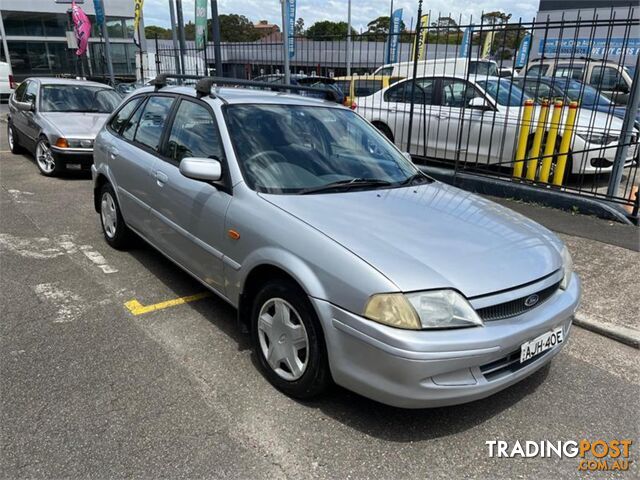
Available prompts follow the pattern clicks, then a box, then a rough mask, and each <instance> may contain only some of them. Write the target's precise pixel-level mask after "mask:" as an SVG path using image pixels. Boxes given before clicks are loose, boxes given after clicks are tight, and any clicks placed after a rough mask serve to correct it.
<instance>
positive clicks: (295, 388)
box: [251, 279, 331, 400]
mask: <svg viewBox="0 0 640 480" xmlns="http://www.w3.org/2000/svg"><path fill="white" fill-rule="evenodd" d="M251 337H252V342H253V347H254V351H255V354H256V357H257V359H258V363H259V365H260V368H261V370H262V372H263V373H264V375H265V377H266V378H267V379H268V380H269V382H270V383H271V384H272V385H273V386H275V387H276V388H277V389H278V390H280V391H282V392H284V393H285V394H287V395H289V396H291V397H294V398H297V399H301V400H304V399H310V398H313V397H316V396H318V395H320V394H322V393H323V392H324V391H326V389H327V388H328V386H329V385H330V383H331V374H330V371H329V362H328V358H327V349H326V346H325V342H324V335H323V332H322V327H321V325H320V321H319V320H318V316H317V314H316V312H315V310H314V309H313V306H312V305H311V302H310V301H309V298H308V297H307V294H306V293H305V292H304V291H303V290H302V289H301V288H300V287H299V286H298V285H296V284H295V283H294V282H292V281H290V280H284V279H276V280H272V281H269V282H268V283H267V284H265V285H264V286H263V287H262V288H261V289H260V290H259V291H258V293H257V294H256V295H255V297H254V299H253V303H252V308H251Z"/></svg>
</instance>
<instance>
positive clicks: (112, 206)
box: [100, 192, 118, 238]
mask: <svg viewBox="0 0 640 480" xmlns="http://www.w3.org/2000/svg"><path fill="white" fill-rule="evenodd" d="M100 218H101V219H102V228H103V229H104V233H105V234H106V235H107V237H109V238H113V237H115V236H116V229H117V228H118V214H117V211H116V202H115V201H114V200H113V197H112V196H111V194H110V193H109V192H104V193H103V194H102V200H101V202H100Z"/></svg>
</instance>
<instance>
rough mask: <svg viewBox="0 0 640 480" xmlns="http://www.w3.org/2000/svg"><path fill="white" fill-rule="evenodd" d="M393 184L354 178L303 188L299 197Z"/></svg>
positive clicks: (374, 179) (384, 181)
mask: <svg viewBox="0 0 640 480" xmlns="http://www.w3.org/2000/svg"><path fill="white" fill-rule="evenodd" d="M390 185H392V184H391V182H387V181H386V180H380V179H378V178H352V179H349V180H338V181H337V182H331V183H327V184H326V185H319V186H317V187H309V188H303V189H302V190H300V191H299V192H298V195H307V194H309V193H320V192H329V191H331V190H335V189H341V188H342V189H347V190H348V189H349V188H351V187H388V186H390Z"/></svg>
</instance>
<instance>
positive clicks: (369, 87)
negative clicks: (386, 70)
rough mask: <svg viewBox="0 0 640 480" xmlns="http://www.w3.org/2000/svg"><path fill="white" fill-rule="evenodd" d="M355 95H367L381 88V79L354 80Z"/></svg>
mask: <svg viewBox="0 0 640 480" xmlns="http://www.w3.org/2000/svg"><path fill="white" fill-rule="evenodd" d="M354 89H355V96H356V97H368V96H369V95H373V94H374V93H376V92H377V91H378V90H381V89H382V80H356V81H355V87H354Z"/></svg>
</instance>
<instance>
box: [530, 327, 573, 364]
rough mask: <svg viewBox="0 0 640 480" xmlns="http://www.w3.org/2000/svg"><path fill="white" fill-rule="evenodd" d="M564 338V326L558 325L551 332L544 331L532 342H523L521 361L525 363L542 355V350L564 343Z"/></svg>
mask: <svg viewBox="0 0 640 480" xmlns="http://www.w3.org/2000/svg"><path fill="white" fill-rule="evenodd" d="M563 340H564V336H563V334H562V327H558V328H556V329H554V330H552V331H550V332H546V333H543V334H542V335H540V336H539V337H536V338H534V339H533V340H531V341H530V342H526V343H523V344H522V345H521V346H520V363H524V362H526V361H527V360H529V359H531V358H533V357H536V356H538V355H540V354H541V353H542V352H546V351H547V350H549V349H550V348H553V347H555V346H556V345H559V344H560V343H562V341H563Z"/></svg>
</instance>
